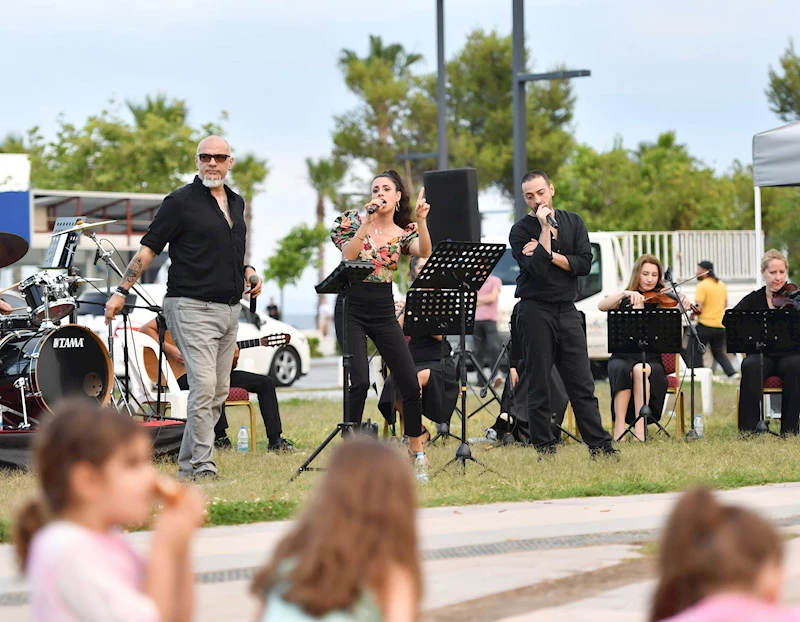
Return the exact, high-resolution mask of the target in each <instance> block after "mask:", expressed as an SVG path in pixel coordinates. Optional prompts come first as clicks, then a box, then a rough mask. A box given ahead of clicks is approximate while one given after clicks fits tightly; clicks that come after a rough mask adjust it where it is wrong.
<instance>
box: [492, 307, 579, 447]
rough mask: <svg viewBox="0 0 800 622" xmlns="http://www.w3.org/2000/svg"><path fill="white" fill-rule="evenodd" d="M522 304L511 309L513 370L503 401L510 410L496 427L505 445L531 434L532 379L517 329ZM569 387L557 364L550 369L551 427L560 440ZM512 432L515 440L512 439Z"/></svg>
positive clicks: (511, 365)
mask: <svg viewBox="0 0 800 622" xmlns="http://www.w3.org/2000/svg"><path fill="white" fill-rule="evenodd" d="M518 310H519V303H517V304H516V305H514V310H513V311H512V312H511V322H510V326H509V328H510V330H511V348H510V352H509V371H508V376H507V377H506V382H505V387H504V389H503V396H502V398H501V400H500V402H501V405H500V409H501V410H502V411H503V412H504V413H506V415H507V417H506V418H505V419H504V418H503V416H502V414H501V415H500V417H498V419H497V421H496V422H495V424H494V425H493V426H492V428H494V430H495V432H497V436H498V438H500V439H501V440H502V441H503V443H504V444H507V443H509V442H511V441H512V440H513V441H518V442H521V443H526V444H527V443H530V439H531V435H530V430H529V428H528V379H527V377H526V375H525V360H524V357H523V349H522V335H521V334H520V331H519V329H518V328H517V312H518ZM568 403H569V397H567V389H566V387H564V381H563V380H562V379H561V374H559V373H558V367H556V366H555V365H553V367H552V369H551V371H550V410H551V412H552V419H551V423H550V425H551V428H552V430H553V436H554V437H555V439H556V442H561V430H560V429H559V427H558V426H560V425H561V424H562V423H563V422H564V414H565V413H566V412H567V404H568ZM508 434H510V435H511V436H512V437H513V439H509V438H508V437H507V435H508Z"/></svg>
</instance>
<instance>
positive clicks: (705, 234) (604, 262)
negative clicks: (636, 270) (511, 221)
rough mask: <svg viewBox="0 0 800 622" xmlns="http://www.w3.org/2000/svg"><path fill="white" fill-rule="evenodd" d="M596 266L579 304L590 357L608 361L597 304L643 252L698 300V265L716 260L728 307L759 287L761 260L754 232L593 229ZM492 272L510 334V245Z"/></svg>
mask: <svg viewBox="0 0 800 622" xmlns="http://www.w3.org/2000/svg"><path fill="white" fill-rule="evenodd" d="M483 241H484V242H492V243H500V244H508V239H503V238H499V237H487V238H484V239H483ZM589 241H590V242H591V244H592V266H591V269H590V272H589V274H588V275H586V276H582V277H580V278H579V289H578V298H577V300H576V306H577V307H578V309H579V310H581V311H583V312H584V313H585V314H586V336H587V342H588V347H589V358H590V359H591V360H592V361H594V362H597V363H601V362H604V361H606V360H607V359H608V357H609V353H608V334H607V333H608V329H607V325H606V317H607V315H606V314H605V313H603V312H602V311H599V310H598V309H597V303H598V302H599V301H600V300H602V299H603V298H605V297H606V296H608V295H609V294H611V293H613V292H617V291H620V290H622V289H624V288H625V287H626V286H627V284H628V279H629V277H630V272H631V268H632V266H633V264H634V263H635V261H636V258H637V257H638V256H639V255H641V254H642V253H650V254H653V255H655V256H656V257H659V258H660V259H661V261H662V263H663V264H664V268H665V269H666V268H667V267H670V268H671V269H672V273H673V276H674V279H675V281H676V283H680V282H681V281H685V280H687V279H692V280H688V281H687V282H686V283H685V284H684V285H682V286H681V288H680V289H681V291H682V292H683V293H684V294H686V295H687V296H688V297H689V299H690V300H694V292H695V286H696V281H695V280H694V279H693V277H694V276H695V273H696V269H697V264H698V263H699V262H700V261H703V260H708V261H711V262H713V263H714V268H715V270H714V271H715V272H716V274H717V275H718V276H719V278H720V279H721V280H722V281H724V282H725V284H726V285H727V286H728V306H729V307H732V306H734V305H735V304H736V303H737V302H739V301H740V300H741V299H742V298H743V297H744V296H745V295H746V294H748V293H749V292H751V291H752V290H753V289H755V288H756V287H760V285H758V286H756V274H757V267H758V261H759V260H760V258H758V259H756V257H755V232H753V231H644V232H639V231H636V232H634V231H628V232H602V231H598V232H590V233H589ZM493 274H494V275H496V276H498V277H500V278H501V279H502V281H503V288H502V290H501V292H500V303H499V315H498V320H497V324H498V331H500V333H501V334H504V335H507V334H508V331H509V321H510V319H511V311H512V310H513V308H514V305H515V304H516V302H517V299H516V298H515V297H514V293H515V290H516V282H517V275H518V274H519V266H518V265H517V262H516V260H515V259H514V257H513V256H512V254H511V248H507V249H506V252H505V255H503V257H502V259H501V260H500V262H499V263H498V264H497V267H496V268H495V269H494V272H493Z"/></svg>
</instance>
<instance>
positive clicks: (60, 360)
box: [0, 221, 114, 430]
mask: <svg viewBox="0 0 800 622" xmlns="http://www.w3.org/2000/svg"><path fill="white" fill-rule="evenodd" d="M103 224H105V223H92V224H89V223H83V222H81V221H77V224H76V225H75V226H73V227H70V228H66V229H64V230H63V231H58V232H57V233H55V234H54V235H53V237H54V238H55V237H56V236H63V235H65V234H69V233H72V234H77V235H74V236H73V237H72V240H73V242H74V244H73V248H72V250H71V252H70V253H69V263H71V256H72V253H74V247H76V246H77V237H78V236H79V235H80V233H81V232H82V231H83V230H84V229H88V228H90V227H96V226H98V225H103ZM51 246H52V244H51ZM27 252H28V242H27V241H26V240H25V239H24V238H22V237H19V236H17V235H14V234H11V233H0V268H6V267H8V266H11V265H13V264H15V263H16V262H18V261H19V260H21V259H22V258H23V257H24V256H25V255H26V254H27ZM54 268H55V269H60V270H64V269H68V268H69V265H67V264H65V263H64V262H63V261H62V260H61V259H59V263H58V265H57V266H54V267H53V266H51V267H48V268H46V269H45V270H43V271H41V272H37V273H36V274H34V275H33V276H30V277H28V278H26V279H24V280H22V281H20V282H19V283H15V284H14V285H12V286H10V287H7V288H5V289H3V290H0V294H3V293H6V292H8V291H10V290H13V289H18V291H19V294H20V296H21V297H22V298H23V299H24V301H25V306H24V307H16V308H12V309H11V313H10V314H9V315H0V430H2V429H3V428H5V429H7V430H8V429H20V430H27V429H31V428H32V427H34V428H35V427H38V425H39V424H40V422H41V420H42V418H43V417H46V416H47V415H48V413H51V412H52V408H53V406H54V405H55V404H56V403H57V402H58V401H59V400H60V399H62V398H64V397H68V396H82V397H85V398H90V399H94V400H97V401H98V403H99V404H101V405H103V406H105V405H106V404H108V402H109V400H110V399H111V394H112V391H113V388H114V367H113V363H112V360H111V356H110V355H109V350H108V348H107V347H106V345H105V344H104V343H103V340H102V339H100V337H98V336H97V335H96V334H95V333H94V332H93V331H91V330H90V329H88V328H86V327H85V326H80V325H78V324H76V323H75V312H76V309H77V306H78V302H77V298H76V293H77V288H78V286H79V285H81V284H84V283H90V282H92V281H99V280H102V279H85V278H81V277H78V276H72V275H70V274H68V273H65V272H63V271H61V272H58V271H56V270H55V269H54ZM16 299H17V298H16V297H15V300H16Z"/></svg>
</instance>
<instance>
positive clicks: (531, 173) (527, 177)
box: [519, 170, 552, 186]
mask: <svg viewBox="0 0 800 622" xmlns="http://www.w3.org/2000/svg"><path fill="white" fill-rule="evenodd" d="M538 178H541V179H544V181H545V183H547V184H548V185H549V184H550V183H552V182H551V181H550V178H549V177H548V176H547V173H545V172H544V171H536V170H534V171H528V172H527V173H525V175H523V176H522V181H521V182H519V185H520V186H521V185H522V184H524V183H525V182H528V181H530V180H531V179H538Z"/></svg>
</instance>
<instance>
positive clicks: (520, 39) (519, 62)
mask: <svg viewBox="0 0 800 622" xmlns="http://www.w3.org/2000/svg"><path fill="white" fill-rule="evenodd" d="M512 24H513V25H512V36H511V39H512V58H511V64H512V89H513V107H514V112H513V117H514V183H515V184H517V183H519V181H520V180H521V179H522V176H523V175H524V174H525V173H526V172H527V170H528V144H527V138H528V136H527V135H528V128H527V121H528V119H527V107H526V105H525V84H526V83H527V82H536V81H540V80H567V79H569V78H583V77H586V76H590V75H592V73H591V71H589V70H588V69H579V70H577V71H551V72H549V73H523V72H524V71H525V7H524V4H523V0H513V5H512ZM527 210H528V206H527V205H526V204H525V201H524V199H523V198H522V194H521V193H520V192H519V190H515V192H514V215H515V217H516V219H517V220H519V219H520V218H522V217H523V216H524V215H525V214H526V213H527Z"/></svg>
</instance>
